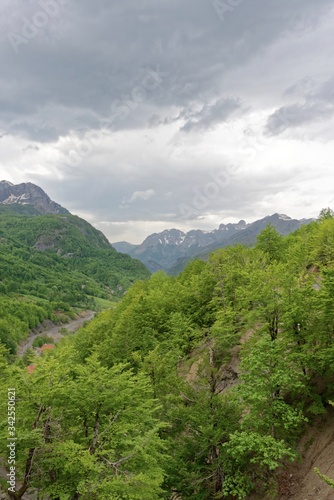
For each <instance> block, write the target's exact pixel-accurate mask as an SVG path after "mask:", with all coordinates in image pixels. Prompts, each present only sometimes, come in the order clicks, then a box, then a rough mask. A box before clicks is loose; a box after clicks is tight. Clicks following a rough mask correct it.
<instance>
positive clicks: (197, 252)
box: [113, 213, 313, 274]
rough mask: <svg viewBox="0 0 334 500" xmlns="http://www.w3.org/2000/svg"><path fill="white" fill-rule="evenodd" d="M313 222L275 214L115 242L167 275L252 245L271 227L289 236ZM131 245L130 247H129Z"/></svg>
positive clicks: (172, 230) (116, 246) (153, 269)
mask: <svg viewBox="0 0 334 500" xmlns="http://www.w3.org/2000/svg"><path fill="white" fill-rule="evenodd" d="M312 220H313V219H302V220H298V219H292V218H291V217H289V216H287V215H285V214H278V213H276V214H273V215H270V216H266V217H264V218H263V219H260V220H257V221H255V222H252V223H250V224H247V223H246V222H245V221H244V220H240V221H239V222H237V223H229V224H220V226H219V228H218V229H214V230H213V231H202V230H200V229H197V230H192V231H189V232H187V233H184V232H183V231H180V230H179V229H166V230H165V231H162V232H161V233H154V234H151V235H150V236H148V237H147V238H146V239H145V240H144V241H143V243H142V244H141V245H137V246H133V245H131V246H128V247H127V246H126V245H125V242H121V243H114V244H113V246H114V247H115V248H116V249H117V248H120V246H121V245H122V248H123V251H124V252H126V253H128V254H129V255H131V256H132V257H134V258H136V259H139V260H140V261H141V262H143V263H144V264H145V266H146V267H147V268H148V269H149V270H150V271H151V272H155V271H158V270H159V269H163V270H164V271H166V272H167V273H168V274H177V273H178V272H180V271H182V269H183V268H184V267H185V265H186V263H187V262H188V261H189V260H191V259H192V258H194V257H197V256H201V255H206V254H208V253H210V252H211V251H213V250H215V249H217V248H222V247H225V246H229V245H234V244H237V243H239V244H245V245H252V244H254V243H255V241H256V238H257V236H258V234H259V233H260V232H261V231H262V230H263V229H264V228H265V227H266V226H267V225H268V224H271V225H273V226H274V227H275V228H276V229H277V231H278V232H279V233H280V234H282V235H287V234H289V233H291V232H293V231H295V230H296V229H298V228H299V227H301V226H302V225H303V224H308V223H309V222H311V221H312ZM128 245H130V244H128Z"/></svg>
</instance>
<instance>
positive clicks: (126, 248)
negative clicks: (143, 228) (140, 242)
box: [112, 241, 137, 254]
mask: <svg viewBox="0 0 334 500" xmlns="http://www.w3.org/2000/svg"><path fill="white" fill-rule="evenodd" d="M112 246H113V247H114V249H115V250H117V252H122V253H127V254H129V253H130V252H131V250H134V249H135V248H136V247H137V245H134V244H133V243H128V242H127V241H118V242H117V243H113V244H112Z"/></svg>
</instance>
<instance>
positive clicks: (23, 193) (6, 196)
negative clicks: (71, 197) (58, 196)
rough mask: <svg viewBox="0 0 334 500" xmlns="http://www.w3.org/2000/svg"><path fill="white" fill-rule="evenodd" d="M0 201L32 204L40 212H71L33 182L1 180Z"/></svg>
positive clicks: (8, 203)
mask: <svg viewBox="0 0 334 500" xmlns="http://www.w3.org/2000/svg"><path fill="white" fill-rule="evenodd" d="M0 203H2V204H5V205H12V204H19V205H31V206H33V207H34V208H35V209H36V210H37V211H38V212H39V213H40V214H69V213H70V212H69V211H68V210H66V208H63V207H62V206H61V205H59V204H58V203H56V202H54V201H52V200H51V199H50V198H49V196H48V195H47V194H46V193H45V192H44V191H43V189H42V188H40V187H39V186H36V184H33V183H31V182H22V183H21V184H16V185H15V184H12V183H11V182H9V181H1V182H0Z"/></svg>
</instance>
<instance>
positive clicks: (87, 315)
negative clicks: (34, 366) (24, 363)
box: [17, 311, 95, 356]
mask: <svg viewBox="0 0 334 500" xmlns="http://www.w3.org/2000/svg"><path fill="white" fill-rule="evenodd" d="M94 316H95V312H94V311H82V312H81V313H79V317H78V318H76V319H74V320H72V321H70V322H69V323H65V324H63V325H57V326H55V325H54V324H53V323H51V321H46V322H45V323H44V324H45V326H44V327H43V328H42V331H39V330H40V328H39V329H38V331H37V329H35V330H33V331H32V332H31V333H30V335H29V337H28V338H27V339H26V340H25V341H24V342H22V343H21V344H20V345H19V346H18V348H17V355H18V356H23V354H24V353H25V352H26V350H27V349H29V348H30V347H32V344H33V342H34V340H35V339H36V338H37V337H42V336H44V335H47V336H48V337H52V338H53V340H54V342H59V340H60V339H61V338H62V337H63V336H64V335H63V334H62V333H61V331H60V330H61V329H62V328H66V330H68V331H69V332H72V333H73V332H75V331H76V330H78V329H79V328H80V327H81V326H82V325H83V324H84V322H85V321H89V320H91V319H92V318H93V317H94Z"/></svg>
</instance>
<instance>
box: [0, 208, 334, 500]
mask: <svg viewBox="0 0 334 500" xmlns="http://www.w3.org/2000/svg"><path fill="white" fill-rule="evenodd" d="M333 336H334V218H333V213H332V211H331V210H329V209H328V210H323V211H322V213H321V215H320V218H319V220H317V221H315V222H312V223H311V224H309V225H306V226H303V227H301V228H300V229H299V230H298V231H297V232H295V233H293V234H290V235H289V236H286V237H283V236H281V235H279V234H278V233H277V231H276V230H275V228H273V227H272V226H270V225H269V226H267V227H266V229H264V230H263V231H262V233H261V234H260V235H259V237H258V240H257V243H256V245H255V247H254V248H246V247H243V246H241V245H236V246H233V247H228V248H224V249H221V250H218V251H216V252H214V253H212V254H211V256H210V258H209V259H208V261H207V262H204V261H199V260H196V261H194V262H192V263H190V264H189V265H188V266H187V268H186V269H185V270H184V271H183V272H182V273H181V274H180V275H178V276H177V277H173V276H167V275H166V274H164V273H163V272H158V273H156V274H154V275H152V276H151V277H150V279H148V280H145V281H138V282H136V283H135V284H134V285H133V286H132V287H131V288H130V289H129V290H128V292H127V294H126V295H125V296H124V298H123V299H122V301H120V302H119V303H118V304H117V306H116V307H115V308H113V309H111V310H106V311H103V312H101V313H99V314H98V316H97V318H96V319H94V320H93V321H91V322H90V323H89V324H88V325H86V326H85V327H84V328H82V329H81V330H80V331H79V332H77V333H76V334H75V335H73V336H68V337H66V338H64V339H63V340H62V341H61V343H60V344H58V346H57V347H56V349H54V350H53V351H52V352H49V353H48V354H47V355H43V356H42V357H40V358H37V357H36V358H35V359H31V360H30V361H33V362H34V363H35V365H36V369H35V370H34V372H33V373H32V374H28V373H27V370H26V367H25V366H23V364H24V363H23V361H22V360H18V361H16V362H14V363H13V362H11V363H9V362H8V356H7V353H6V350H5V348H4V347H1V350H2V361H1V362H0V363H1V370H0V378H1V384H0V387H1V398H0V400H1V405H2V406H1V409H0V414H1V418H2V420H1V437H2V439H1V445H2V448H1V456H2V457H4V464H6V457H7V456H8V448H7V441H6V438H7V437H8V423H7V417H6V415H7V406H8V405H7V401H8V397H7V388H8V387H10V388H14V389H15V394H16V423H15V436H16V437H17V441H16V464H15V467H16V475H17V480H18V483H17V488H16V493H13V492H9V498H12V499H16V500H17V499H20V498H24V497H23V495H24V492H25V491H26V490H29V489H31V488H33V489H35V490H37V491H38V492H39V495H40V496H39V498H44V499H53V500H58V499H59V500H75V499H79V498H80V499H82V500H91V499H96V500H121V499H122V500H135V499H137V500H158V499H172V498H173V499H195V500H209V499H223V498H227V499H230V500H242V499H247V498H248V497H249V495H250V494H251V493H252V492H253V491H257V492H258V493H259V494H261V495H263V498H274V496H275V494H276V492H277V491H278V490H279V487H280V482H279V481H280V480H279V478H280V473H281V471H282V470H284V467H285V466H286V465H287V464H289V463H290V462H292V461H294V460H297V459H298V454H297V445H298V442H299V439H300V438H301V436H302V435H303V433H304V432H305V431H306V430H307V427H308V426H309V424H310V423H312V421H313V419H314V418H315V417H317V416H318V415H321V414H325V413H326V411H327V409H328V407H329V405H330V401H332V400H333V399H334V348H333V345H334V343H333ZM322 472H323V471H320V473H322ZM5 486H6V479H4V480H3V488H5ZM7 486H8V485H7Z"/></svg>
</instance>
